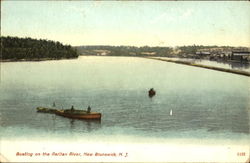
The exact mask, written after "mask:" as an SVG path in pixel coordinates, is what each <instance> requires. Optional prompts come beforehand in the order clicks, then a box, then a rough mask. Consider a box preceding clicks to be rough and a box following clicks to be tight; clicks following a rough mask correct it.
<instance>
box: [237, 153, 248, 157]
mask: <svg viewBox="0 0 250 163" xmlns="http://www.w3.org/2000/svg"><path fill="white" fill-rule="evenodd" d="M245 155H246V153H245V152H238V153H237V156H245Z"/></svg>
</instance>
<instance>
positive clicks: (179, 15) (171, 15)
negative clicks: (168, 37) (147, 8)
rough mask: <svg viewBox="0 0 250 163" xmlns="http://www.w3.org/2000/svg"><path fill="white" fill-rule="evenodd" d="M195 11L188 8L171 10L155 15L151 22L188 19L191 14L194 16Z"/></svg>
mask: <svg viewBox="0 0 250 163" xmlns="http://www.w3.org/2000/svg"><path fill="white" fill-rule="evenodd" d="M193 13H194V10H192V9H187V10H180V9H176V10H170V11H169V12H165V13H162V14H161V15H159V16H156V17H154V18H153V19H152V20H151V21H150V23H151V24H156V23H158V22H164V23H170V22H174V21H178V20H183V19H187V18H189V17H190V16H192V15H193Z"/></svg>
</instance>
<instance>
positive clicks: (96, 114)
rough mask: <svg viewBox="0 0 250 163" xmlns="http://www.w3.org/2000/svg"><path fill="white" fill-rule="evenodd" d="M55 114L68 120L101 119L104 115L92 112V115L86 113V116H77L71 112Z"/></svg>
mask: <svg viewBox="0 0 250 163" xmlns="http://www.w3.org/2000/svg"><path fill="white" fill-rule="evenodd" d="M55 114H57V115H60V116H63V117H67V118H73V119H89V120H90V119H96V120H97V119H101V117H102V114H101V113H96V112H91V113H84V114H75V113H69V112H64V111H57V112H55Z"/></svg>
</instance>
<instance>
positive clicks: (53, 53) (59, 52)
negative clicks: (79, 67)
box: [0, 36, 78, 60]
mask: <svg viewBox="0 0 250 163" xmlns="http://www.w3.org/2000/svg"><path fill="white" fill-rule="evenodd" d="M0 38H1V44H0V46H1V59H2V60H43V59H63V58H77V57H78V54H77V52H76V50H75V49H74V48H72V47H71V46H70V45H63V44H62V43H60V42H58V41H56V42H55V41H51V40H43V39H39V40H38V39H32V38H18V37H9V36H7V37H0Z"/></svg>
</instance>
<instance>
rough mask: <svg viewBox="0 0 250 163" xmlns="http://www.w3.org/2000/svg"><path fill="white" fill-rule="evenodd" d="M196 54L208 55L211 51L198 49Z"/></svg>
mask: <svg viewBox="0 0 250 163" xmlns="http://www.w3.org/2000/svg"><path fill="white" fill-rule="evenodd" d="M196 54H197V55H200V56H208V55H210V54H211V53H210V52H205V51H198V52H196Z"/></svg>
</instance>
